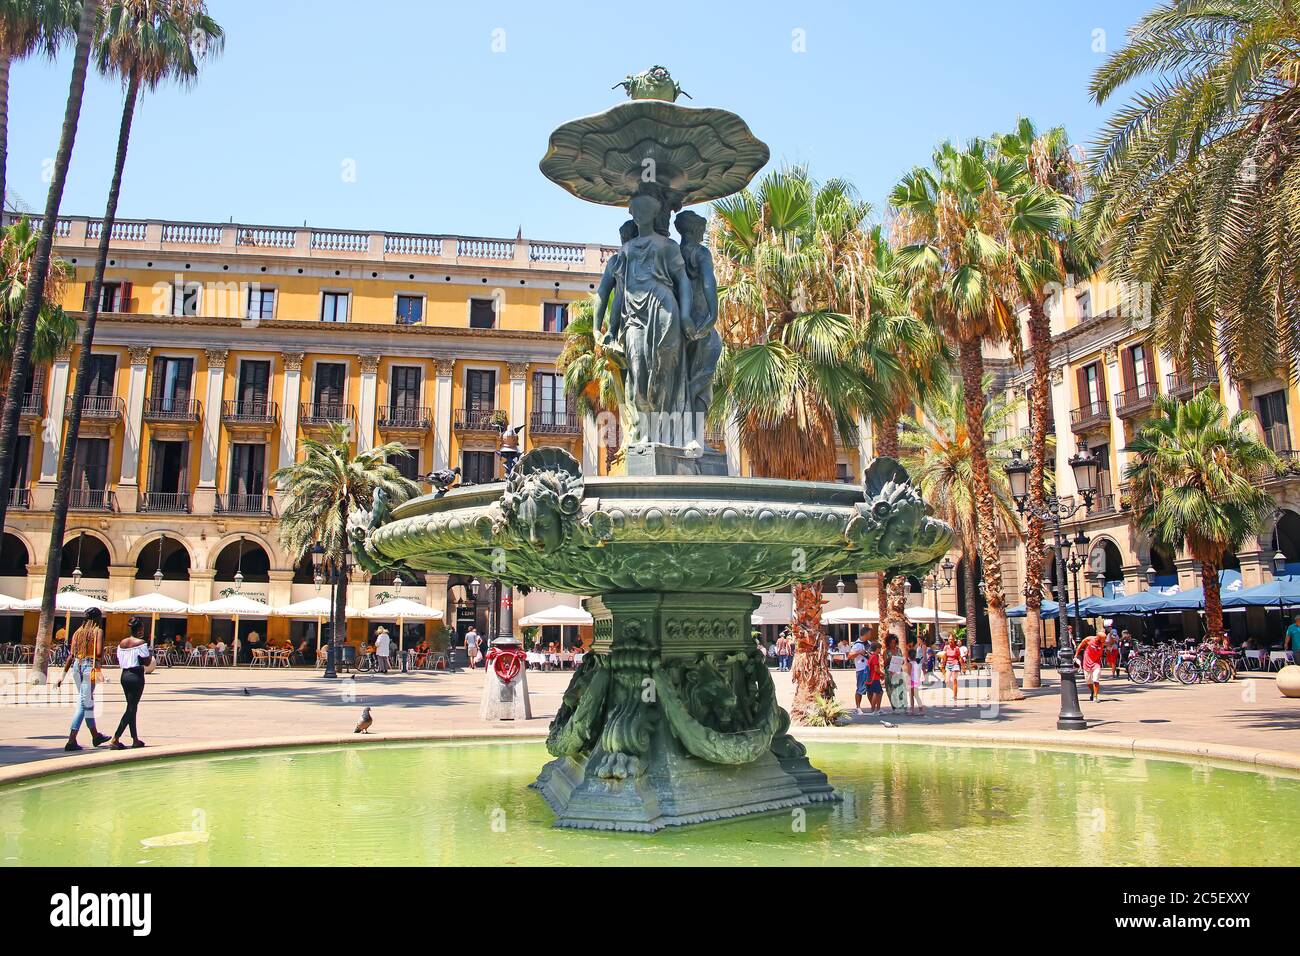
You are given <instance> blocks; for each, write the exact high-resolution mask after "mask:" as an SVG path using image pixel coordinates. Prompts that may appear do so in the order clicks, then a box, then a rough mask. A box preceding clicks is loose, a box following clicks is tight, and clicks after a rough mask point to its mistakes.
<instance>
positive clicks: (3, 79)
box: [0, 53, 13, 211]
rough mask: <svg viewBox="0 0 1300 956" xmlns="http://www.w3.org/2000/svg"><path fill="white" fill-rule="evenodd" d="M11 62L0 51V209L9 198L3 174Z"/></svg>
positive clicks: (6, 152)
mask: <svg viewBox="0 0 1300 956" xmlns="http://www.w3.org/2000/svg"><path fill="white" fill-rule="evenodd" d="M12 62H13V59H12V58H11V57H10V56H9V54H8V53H0V211H3V210H4V209H6V208H8V203H7V202H6V201H5V200H7V199H8V198H9V197H8V195H7V194H6V192H5V190H6V189H7V188H8V186H9V181H8V180H7V179H6V178H5V174H6V173H7V172H8V170H9V64H10V63H12Z"/></svg>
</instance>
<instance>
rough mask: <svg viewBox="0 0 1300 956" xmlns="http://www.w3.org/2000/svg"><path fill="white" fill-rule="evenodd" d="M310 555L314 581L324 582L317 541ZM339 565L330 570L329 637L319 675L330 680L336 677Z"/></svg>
mask: <svg viewBox="0 0 1300 956" xmlns="http://www.w3.org/2000/svg"><path fill="white" fill-rule="evenodd" d="M310 553H311V565H312V571H313V574H314V576H315V579H316V580H317V581H318V582H323V581H324V580H325V577H324V571H325V548H324V546H323V545H322V544H321V543H320V542H319V541H317V542H316V543H315V544H314V545H312V547H311V552H310ZM339 563H340V562H335V563H334V566H333V567H331V568H330V635H329V640H328V641H327V642H326V644H325V671H324V673H323V674H321V676H322V677H327V678H330V679H333V678H335V677H337V676H338V674H337V673H336V672H335V670H334V637H335V628H336V627H337V626H338V622H337V621H336V620H335V618H336V617H337V614H336V611H337V605H338V600H337V598H338V591H337V590H336V589H337V588H338V564H339ZM319 586H320V585H319V584H318V585H317V587H318V588H319Z"/></svg>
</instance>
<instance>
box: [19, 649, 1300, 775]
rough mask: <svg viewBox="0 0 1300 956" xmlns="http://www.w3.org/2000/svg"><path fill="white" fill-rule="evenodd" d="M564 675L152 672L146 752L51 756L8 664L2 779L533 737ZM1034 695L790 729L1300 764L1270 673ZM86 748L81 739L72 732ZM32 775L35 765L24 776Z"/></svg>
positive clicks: (37, 694) (108, 726)
mask: <svg viewBox="0 0 1300 956" xmlns="http://www.w3.org/2000/svg"><path fill="white" fill-rule="evenodd" d="M107 673H108V675H109V678H110V683H108V684H107V685H104V686H103V687H102V689H101V695H100V696H101V716H100V718H99V720H100V729H101V730H102V731H104V732H109V733H111V732H112V730H113V729H114V728H115V727H116V725H117V719H118V717H119V716H120V715H121V713H122V708H123V700H122V692H121V687H120V686H119V685H118V683H117V682H116V673H115V671H112V670H109V671H108V672H107ZM570 676H571V675H570V673H569V672H543V671H529V677H528V679H529V691H530V700H531V704H532V712H533V718H532V719H531V720H528V721H520V722H504V723H499V724H488V723H486V722H484V721H482V720H480V719H479V716H478V704H479V696H480V693H481V691H482V686H483V672H482V671H481V670H477V671H473V672H470V671H467V670H458V671H456V672H453V673H429V672H422V673H416V674H389V675H385V676H379V675H369V674H362V675H357V676H356V677H354V678H353V677H343V678H340V679H338V680H333V681H327V680H325V679H323V678H322V677H321V676H320V673H319V671H315V670H306V669H292V670H264V669H258V670H253V669H248V668H238V669H235V670H231V669H227V668H222V669H207V668H203V669H191V668H172V669H168V668H159V669H158V670H157V671H155V672H154V673H153V674H151V675H150V676H149V678H148V684H147V687H146V690H145V696H144V700H143V701H142V703H141V706H140V730H141V734H142V736H143V737H144V739H145V740H146V742H147V743H149V744H150V747H149V748H147V749H145V750H140V751H134V752H131V751H128V752H126V753H113V752H111V751H107V750H106V749H104V748H101V749H100V750H99V751H95V752H92V751H90V750H89V748H87V750H86V751H84V752H82V753H80V754H67V753H65V752H64V751H63V750H62V747H63V744H64V742H65V741H66V740H67V736H66V734H67V725H68V720H69V717H70V714H71V707H72V701H73V697H72V691H71V689H70V688H68V689H66V690H65V691H64V692H63V693H62V694H61V695H60V694H57V692H56V695H55V699H53V700H51V699H50V697H49V695H48V694H47V692H46V691H45V690H44V689H43V688H28V687H27V686H26V685H25V684H23V683H22V678H23V674H22V672H21V671H20V670H19V669H18V668H14V667H3V668H0V768H4V769H3V770H0V778H4V777H8V776H12V775H14V774H19V773H23V770H22V769H20V768H19V767H18V766H17V765H19V764H24V763H28V762H32V761H39V762H41V763H40V765H39V766H40V768H41V769H42V770H46V769H53V765H52V764H50V763H49V761H57V762H58V766H59V767H60V768H62V767H63V766H67V767H68V768H71V767H73V766H75V764H76V763H77V762H83V763H100V762H107V761H108V760H117V759H122V758H124V757H127V756H128V755H129V756H130V757H131V758H139V757H144V756H147V755H148V754H149V753H150V751H153V752H157V750H155V748H163V749H164V750H166V751H171V750H176V751H182V750H187V749H190V748H194V747H206V746H211V745H214V744H231V743H238V742H241V741H248V742H254V741H257V742H259V743H264V742H267V741H269V740H271V739H275V740H279V741H285V742H288V741H292V740H295V739H298V740H303V739H306V738H313V739H314V740H316V741H320V740H323V739H342V738H350V737H351V731H352V728H353V727H354V725H355V724H356V722H357V720H358V718H359V717H360V714H361V708H362V707H364V706H368V707H370V708H371V711H372V714H373V715H374V727H373V729H372V735H381V736H388V735H396V736H399V737H400V736H414V735H448V736H471V735H472V736H481V735H506V736H521V735H544V734H545V733H546V727H547V724H548V723H549V721H550V719H551V717H552V716H553V715H554V714H555V711H556V708H557V707H558V706H559V704H560V697H561V695H562V693H563V691H564V688H565V686H566V685H567V684H568V681H569V679H570ZM773 677H774V678H775V680H776V686H777V694H778V698H779V700H780V702H781V703H782V704H783V705H787V706H788V704H789V702H790V698H791V694H792V688H791V682H790V676H789V674H782V673H777V672H773ZM1044 677H1045V686H1044V687H1043V688H1042V689H1041V690H1038V691H1032V692H1029V694H1028V695H1027V696H1026V698H1025V699H1024V700H1022V701H1017V702H1015V703H1009V704H1002V705H999V706H997V707H989V706H987V705H981V704H980V703H979V701H980V700H981V699H983V700H987V697H988V686H987V677H986V676H985V677H978V676H976V677H970V678H968V679H966V680H964V682H963V691H962V694H963V698H964V699H965V700H966V701H971V703H970V704H969V705H967V704H963V705H962V706H952V705H951V704H949V703H947V702H946V701H945V699H944V698H945V691H944V690H943V689H942V688H940V687H938V686H934V687H932V688H930V689H928V690H926V691H925V692H924V698H925V700H926V704H927V709H926V713H925V714H924V715H907V714H903V713H892V712H890V710H889V705H888V703H887V702H886V704H885V705H884V711H885V713H884V714H883V715H881V716H879V717H868V716H863V717H854V718H853V721H852V723H851V724H850V725H849V726H848V727H842V728H831V729H823V730H813V729H802V728H797V729H796V731H795V733H796V735H798V736H801V737H805V738H811V739H854V738H861V739H872V740H880V739H886V740H892V739H901V740H917V741H921V740H934V741H939V740H947V741H950V742H951V741H956V742H978V741H980V740H988V741H995V742H1002V743H1016V742H1026V743H1038V744H1046V745H1065V746H1072V747H1075V746H1078V747H1090V746H1098V747H1104V748H1105V749H1108V750H1113V749H1120V750H1128V749H1160V750H1165V751H1167V752H1170V753H1175V754H1187V755H1193V756H1201V757H1205V758H1216V757H1217V758H1222V759H1231V760H1244V761H1247V762H1255V761H1257V762H1260V763H1270V764H1273V765H1278V766H1292V767H1294V768H1295V769H1300V700H1288V699H1286V698H1284V697H1282V696H1281V694H1279V693H1278V690H1277V686H1276V681H1275V680H1274V677H1273V675H1272V674H1267V673H1265V674H1251V675H1246V676H1243V677H1242V678H1240V679H1238V680H1237V681H1234V682H1233V683H1230V684H1206V685H1196V686H1190V687H1184V686H1181V685H1177V684H1156V685H1152V686H1147V687H1139V686H1136V685H1134V684H1131V683H1129V682H1128V680H1127V679H1124V678H1120V679H1118V680H1110V679H1107V681H1106V682H1105V684H1104V685H1103V692H1102V700H1101V701H1100V702H1099V703H1096V704H1090V703H1088V702H1087V701H1086V692H1085V694H1084V697H1085V700H1084V703H1083V705H1082V706H1083V710H1084V714H1085V716H1086V717H1087V718H1088V720H1089V722H1090V724H1091V726H1090V727H1089V729H1088V730H1087V731H1076V732H1070V733H1065V732H1058V731H1056V729H1055V726H1056V713H1057V709H1058V703H1059V697H1058V693H1057V691H1058V685H1057V682H1056V677H1055V672H1054V671H1047V672H1045V675H1044ZM835 678H836V684H837V688H838V696H839V699H840V700H841V701H843V702H844V703H845V704H846V705H848V706H849V707H852V703H853V697H852V693H853V674H852V673H851V672H849V671H836V672H835ZM81 742H82V744H83V745H85V744H86V742H87V734H86V732H85V731H84V730H83V731H82V734H81ZM32 769H35V768H32Z"/></svg>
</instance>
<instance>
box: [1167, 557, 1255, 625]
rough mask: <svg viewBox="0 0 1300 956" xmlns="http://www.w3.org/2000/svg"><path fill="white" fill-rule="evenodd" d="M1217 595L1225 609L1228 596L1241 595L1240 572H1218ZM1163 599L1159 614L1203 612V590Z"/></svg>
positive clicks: (1229, 570) (1188, 591) (1227, 569)
mask: <svg viewBox="0 0 1300 956" xmlns="http://www.w3.org/2000/svg"><path fill="white" fill-rule="evenodd" d="M1219 593H1220V594H1221V595H1222V596H1223V606H1224V607H1227V606H1228V598H1229V597H1230V596H1232V595H1235V594H1240V593H1242V587H1241V572H1240V571H1234V570H1232V569H1231V568H1224V569H1223V570H1222V571H1220V572H1219ZM1165 597H1166V600H1165V602H1164V606H1163V607H1161V608H1160V609H1159V613H1161V614H1172V613H1174V612H1175V611H1203V610H1205V588H1189V589H1188V590H1186V591H1178V592H1176V593H1174V594H1168V595H1166V596H1165ZM1273 603H1274V604H1276V603H1277V602H1276V601H1274V602H1273Z"/></svg>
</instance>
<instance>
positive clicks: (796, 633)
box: [790, 581, 835, 724]
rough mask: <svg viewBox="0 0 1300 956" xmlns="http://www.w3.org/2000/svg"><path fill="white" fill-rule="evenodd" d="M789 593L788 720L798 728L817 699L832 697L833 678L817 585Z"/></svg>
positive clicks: (819, 587) (823, 602)
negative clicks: (791, 600)
mask: <svg viewBox="0 0 1300 956" xmlns="http://www.w3.org/2000/svg"><path fill="white" fill-rule="evenodd" d="M792 592H793V597H794V620H793V621H792V622H791V625H790V631H791V634H792V636H793V637H794V641H795V656H794V665H793V667H791V669H790V671H791V678H792V679H793V681H794V701H793V702H792V703H791V705H790V717H791V719H792V720H793V721H794V722H795V723H797V724H802V723H804V721H805V720H806V719H807V717H808V714H809V713H811V711H812V709H813V705H814V703H815V702H816V700H817V698H819V697H834V696H835V678H834V677H832V676H831V667H830V660H829V658H828V657H827V656H826V633H825V631H824V630H823V629H822V623H821V621H822V608H823V607H824V606H825V604H826V602H825V600H823V599H822V585H821V582H820V581H814V582H812V583H810V584H803V583H796V584H795V585H794V587H793V588H792Z"/></svg>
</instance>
